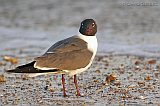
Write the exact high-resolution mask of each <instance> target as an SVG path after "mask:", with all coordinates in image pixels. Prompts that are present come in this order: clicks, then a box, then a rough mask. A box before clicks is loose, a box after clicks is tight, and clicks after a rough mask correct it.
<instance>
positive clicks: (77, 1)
mask: <svg viewBox="0 0 160 106" xmlns="http://www.w3.org/2000/svg"><path fill="white" fill-rule="evenodd" d="M85 18H93V19H95V20H96V22H97V25H98V33H97V38H98V42H99V48H98V54H122V55H125V54H131V55H141V56H149V57H160V46H159V45H160V30H159V28H160V1H159V0H0V50H1V52H0V55H15V56H16V55H19V56H24V55H26V56H29V55H32V56H33V55H40V54H43V53H44V52H45V50H46V49H48V48H49V47H50V46H51V45H52V44H54V43H55V42H56V41H57V40H61V39H63V38H66V37H69V36H72V35H75V34H77V33H78V30H79V26H80V22H81V21H82V20H84V19H85Z"/></svg>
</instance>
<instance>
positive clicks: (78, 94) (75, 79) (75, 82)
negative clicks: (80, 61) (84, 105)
mask: <svg viewBox="0 0 160 106" xmlns="http://www.w3.org/2000/svg"><path fill="white" fill-rule="evenodd" d="M74 84H75V86H76V91H77V96H81V94H80V92H79V89H78V84H77V78H76V75H74Z"/></svg>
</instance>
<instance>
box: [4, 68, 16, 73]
mask: <svg viewBox="0 0 160 106" xmlns="http://www.w3.org/2000/svg"><path fill="white" fill-rule="evenodd" d="M5 72H6V73H14V72H15V69H12V70H6V71H5Z"/></svg>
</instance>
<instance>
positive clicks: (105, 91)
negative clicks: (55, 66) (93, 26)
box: [0, 55, 160, 106]
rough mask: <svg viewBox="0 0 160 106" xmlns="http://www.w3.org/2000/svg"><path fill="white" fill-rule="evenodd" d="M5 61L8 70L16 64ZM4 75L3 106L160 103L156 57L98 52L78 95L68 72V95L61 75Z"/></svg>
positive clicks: (81, 77)
mask: <svg viewBox="0 0 160 106" xmlns="http://www.w3.org/2000/svg"><path fill="white" fill-rule="evenodd" d="M31 58H32V57H31ZM31 58H30V59H28V60H27V61H30V60H31ZM19 60H20V61H23V62H24V60H26V58H19ZM27 61H26V62H27ZM3 62H5V61H3ZM5 63H6V64H7V65H5V66H2V67H3V68H4V69H7V68H11V67H12V68H13V67H15V66H16V65H8V64H10V63H9V62H5ZM1 69H2V68H1ZM3 75H4V78H5V81H4V82H1V83H0V85H1V87H0V94H1V95H0V103H1V105H55V106H57V105H65V106H69V105H83V106H88V105H96V106H98V105H102V106H103V105H104V106H105V105H120V106H123V105H138V106H143V105H154V106H159V105H160V102H159V100H160V61H159V59H156V58H144V57H138V56H116V55H115V56H113V55H108V56H107V55H97V56H96V59H95V61H94V63H93V64H92V66H91V68H90V69H88V70H87V71H86V72H83V73H81V74H79V75H78V83H79V89H80V91H81V94H82V97H77V96H76V94H75V87H74V84H73V79H72V78H69V77H67V75H66V91H67V94H68V97H65V98H64V97H63V94H62V86H61V75H44V76H38V77H34V78H28V77H27V75H25V74H23V75H21V74H16V75H14V74H6V73H3ZM109 76H112V77H109ZM1 77H2V76H1Z"/></svg>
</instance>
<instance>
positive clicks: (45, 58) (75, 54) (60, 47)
mask: <svg viewBox="0 0 160 106" xmlns="http://www.w3.org/2000/svg"><path fill="white" fill-rule="evenodd" d="M92 55H93V53H92V52H91V51H89V50H88V48H87V42H85V41H84V40H82V39H80V38H78V37H75V36H74V37H70V38H67V39H65V40H62V41H59V42H57V43H55V44H54V45H53V46H52V47H50V48H49V49H48V50H47V52H46V53H45V54H44V55H42V56H41V57H37V58H35V61H36V66H38V67H40V68H43V67H45V68H56V69H61V70H75V69H79V68H84V67H86V66H87V65H88V64H89V62H90V60H91V58H92Z"/></svg>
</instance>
